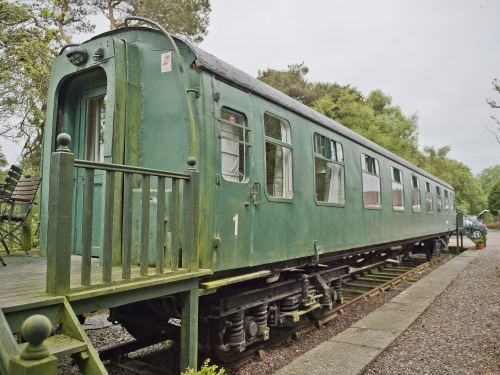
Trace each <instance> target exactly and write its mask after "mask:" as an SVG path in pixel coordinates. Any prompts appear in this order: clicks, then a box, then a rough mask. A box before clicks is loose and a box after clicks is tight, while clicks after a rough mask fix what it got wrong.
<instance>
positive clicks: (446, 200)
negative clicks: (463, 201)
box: [443, 189, 451, 214]
mask: <svg viewBox="0 0 500 375" xmlns="http://www.w3.org/2000/svg"><path fill="white" fill-rule="evenodd" d="M443 190H444V213H445V214H449V213H450V211H451V208H450V194H449V192H448V190H446V189H443Z"/></svg>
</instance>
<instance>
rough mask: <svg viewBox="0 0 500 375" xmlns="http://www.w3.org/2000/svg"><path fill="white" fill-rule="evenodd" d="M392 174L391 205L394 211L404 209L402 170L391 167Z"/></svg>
mask: <svg viewBox="0 0 500 375" xmlns="http://www.w3.org/2000/svg"><path fill="white" fill-rule="evenodd" d="M391 171H392V173H391V175H392V207H393V208H394V211H404V209H405V199H404V187H403V172H402V171H401V170H400V169H398V168H394V167H391Z"/></svg>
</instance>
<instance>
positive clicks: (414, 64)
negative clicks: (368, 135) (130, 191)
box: [2, 0, 500, 174]
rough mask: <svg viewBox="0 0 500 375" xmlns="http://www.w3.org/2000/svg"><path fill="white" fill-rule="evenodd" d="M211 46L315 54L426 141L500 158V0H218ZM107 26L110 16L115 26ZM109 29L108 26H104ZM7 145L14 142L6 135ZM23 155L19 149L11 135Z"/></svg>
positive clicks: (264, 57) (470, 161)
mask: <svg viewBox="0 0 500 375" xmlns="http://www.w3.org/2000/svg"><path fill="white" fill-rule="evenodd" d="M211 4H212V13H211V15H210V26H209V29H208V30H209V33H208V35H207V37H206V38H205V41H203V42H202V43H201V44H200V47H201V48H202V49H204V50H206V51H207V52H209V53H211V54H213V55H215V56H217V57H219V58H221V59H222V60H224V61H226V62H228V63H230V64H232V65H234V66H235V67H237V68H239V69H241V70H243V71H244V72H246V73H248V74H250V75H252V76H254V77H255V76H257V72H258V70H259V69H260V70H265V69H267V68H273V69H280V70H286V69H287V66H288V65H290V64H295V63H300V62H302V61H303V62H305V64H306V66H307V67H309V74H308V76H307V78H308V79H309V81H311V82H317V81H321V82H337V83H339V84H341V85H347V84H349V85H351V86H353V87H356V88H358V89H359V90H360V91H361V92H362V93H363V94H365V95H368V94H369V93H370V91H372V90H375V89H380V90H382V91H383V92H384V93H385V94H387V95H389V96H391V97H392V99H393V105H398V106H399V107H401V109H402V111H403V113H405V114H406V115H410V114H413V113H417V114H418V116H419V121H418V127H419V144H420V146H421V148H422V147H423V146H434V147H436V148H440V147H443V146H451V152H450V153H449V155H448V156H449V157H450V158H452V159H456V160H458V161H461V162H463V163H464V164H466V165H467V166H469V167H470V168H471V170H472V172H473V173H474V174H477V173H479V172H481V171H482V170H483V169H484V168H487V167H491V166H494V165H496V164H500V144H498V143H497V142H496V140H495V138H494V137H493V135H492V133H491V132H490V131H489V130H488V129H490V130H495V129H496V123H495V122H494V120H492V119H491V118H490V116H491V115H494V114H495V112H496V116H497V117H498V118H500V110H493V109H491V108H490V107H489V106H488V105H487V104H486V99H487V98H493V99H495V100H497V101H500V94H497V93H495V92H494V91H493V89H492V84H491V82H492V80H493V79H494V78H498V79H500V1H498V0H484V1H481V0H377V1H374V0H351V1H345V0H344V1H340V0H310V1H300V0H286V1H284V0H281V1H278V0H252V1H237V0H234V1H229V0H211ZM106 26H107V25H106ZM98 29H101V30H103V28H102V25H101V27H100V28H98ZM2 144H4V142H3V141H2ZM3 150H4V152H5V153H6V155H7V156H8V158H9V161H10V162H14V161H15V159H16V158H17V156H18V153H19V152H17V153H16V152H15V151H11V147H9V145H8V144H5V145H4V147H3Z"/></svg>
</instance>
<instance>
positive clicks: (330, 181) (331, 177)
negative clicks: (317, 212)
mask: <svg viewBox="0 0 500 375" xmlns="http://www.w3.org/2000/svg"><path fill="white" fill-rule="evenodd" d="M313 140H314V176H315V184H316V201H317V202H322V203H334V204H345V188H344V153H343V150H342V145H341V144H340V143H338V142H335V141H333V140H331V139H330V138H327V137H324V136H322V135H320V134H317V133H314V135H313Z"/></svg>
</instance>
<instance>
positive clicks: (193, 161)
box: [187, 156, 196, 167]
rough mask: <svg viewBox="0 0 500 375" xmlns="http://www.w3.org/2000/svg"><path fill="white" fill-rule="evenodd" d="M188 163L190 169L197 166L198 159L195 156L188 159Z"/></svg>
mask: <svg viewBox="0 0 500 375" xmlns="http://www.w3.org/2000/svg"><path fill="white" fill-rule="evenodd" d="M187 163H188V165H189V166H190V167H194V166H195V165H196V158H195V157H194V156H190V157H188V159H187Z"/></svg>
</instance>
